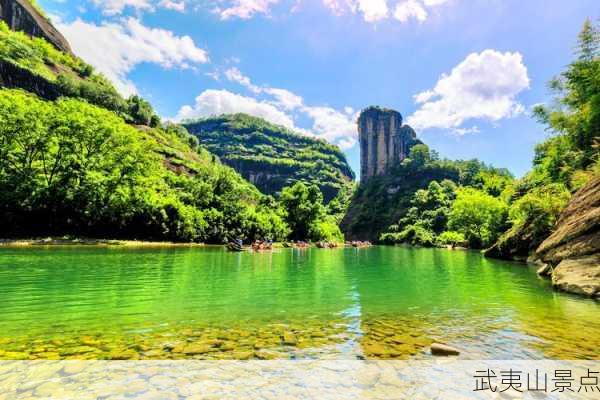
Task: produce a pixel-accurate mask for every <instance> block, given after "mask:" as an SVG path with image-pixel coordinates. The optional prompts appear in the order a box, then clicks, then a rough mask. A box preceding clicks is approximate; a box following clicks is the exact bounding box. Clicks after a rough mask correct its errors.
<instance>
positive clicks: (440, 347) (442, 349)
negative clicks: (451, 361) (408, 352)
mask: <svg viewBox="0 0 600 400" xmlns="http://www.w3.org/2000/svg"><path fill="white" fill-rule="evenodd" d="M431 354H433V355H434V356H457V355H459V354H460V351H459V350H457V349H455V348H454V347H451V346H448V345H445V344H441V343H433V344H432V345H431Z"/></svg>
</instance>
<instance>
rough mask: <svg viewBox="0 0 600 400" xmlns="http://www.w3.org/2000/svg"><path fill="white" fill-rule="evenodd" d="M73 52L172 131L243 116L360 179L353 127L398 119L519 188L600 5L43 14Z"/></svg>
mask: <svg viewBox="0 0 600 400" xmlns="http://www.w3.org/2000/svg"><path fill="white" fill-rule="evenodd" d="M38 3H40V5H41V6H42V7H43V8H44V9H45V10H46V11H47V13H48V14H49V16H50V17H51V19H52V21H53V22H54V23H55V25H56V26H57V27H58V29H59V30H60V31H61V32H62V33H63V34H64V35H65V36H66V37H67V39H68V40H69V42H70V43H71V46H72V47H73V49H74V51H75V53H76V54H77V55H79V56H80V57H82V58H83V59H84V60H86V61H87V62H88V63H90V64H92V65H93V66H94V67H96V69H97V70H98V71H100V72H102V73H103V74H105V75H106V76H107V77H108V78H110V79H111V80H112V81H113V82H114V83H115V85H116V87H117V88H118V90H119V91H120V92H121V93H122V94H123V95H131V94H139V95H141V96H143V97H144V98H146V99H147V100H149V101H150V102H151V103H152V105H153V106H154V108H155V109H156V111H157V113H158V114H159V115H160V116H161V117H163V118H165V119H170V120H176V121H181V120H184V119H188V118H198V117H207V116H211V115H219V114H223V113H234V112H245V113H248V114H252V115H256V116H260V117H263V118H265V119H267V120H269V121H271V122H274V123H276V124H279V125H283V126H285V127H287V128H289V129H292V130H294V131H296V132H299V133H301V134H305V135H310V136H315V137H319V138H323V139H325V140H327V141H329V142H331V143H334V144H337V145H338V146H340V148H341V149H342V150H343V151H344V152H345V153H346V155H347V158H348V161H349V162H350V164H351V166H352V168H353V169H354V171H360V167H359V154H360V150H359V147H358V145H357V139H358V132H357V127H356V119H357V117H358V114H359V112H360V110H361V109H363V108H366V107H367V106H370V105H379V106H383V107H387V108H393V109H395V110H398V111H399V112H400V113H401V114H402V115H403V117H404V122H405V123H407V124H409V125H411V126H412V127H413V128H414V129H415V130H416V131H417V134H418V136H419V138H420V139H421V140H423V141H424V142H425V143H426V144H428V145H429V146H430V147H431V148H432V149H435V150H436V151H438V152H439V153H440V155H441V156H442V157H446V158H451V159H471V158H478V159H480V160H482V161H484V162H486V163H488V164H492V165H494V166H496V167H500V168H508V169H509V170H510V171H511V172H512V173H513V174H514V175H515V176H522V175H523V174H525V173H526V172H527V171H528V170H529V169H530V168H531V161H532V157H533V151H534V147H535V145H536V143H539V142H541V141H542V140H544V139H545V138H546V137H548V136H549V135H551V134H552V133H551V132H548V131H547V130H546V129H545V127H544V126H543V125H540V124H539V123H538V122H537V121H536V120H535V119H534V118H533V117H532V115H531V110H532V107H533V106H535V105H537V104H540V103H544V104H551V103H552V102H553V94H552V92H551V91H550V90H549V89H548V86H547V82H548V81H549V80H550V79H552V78H553V77H555V76H556V75H558V74H559V73H560V72H561V71H562V70H564V68H565V66H566V65H567V64H568V63H569V62H570V61H571V60H572V59H573V51H574V47H575V44H576V38H577V34H578V32H579V31H580V29H581V26H582V24H583V22H584V20H585V19H586V18H588V17H589V18H592V19H597V18H598V17H600V6H599V5H598V2H597V0H570V1H568V2H565V1H564V0H526V1H523V0H154V1H153V0H38Z"/></svg>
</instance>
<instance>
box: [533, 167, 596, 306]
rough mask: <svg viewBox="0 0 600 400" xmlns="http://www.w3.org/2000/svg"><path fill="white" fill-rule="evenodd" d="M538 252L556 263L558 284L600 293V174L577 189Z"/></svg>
mask: <svg viewBox="0 0 600 400" xmlns="http://www.w3.org/2000/svg"><path fill="white" fill-rule="evenodd" d="M536 256H537V257H538V258H540V259H541V260H542V261H543V262H545V263H548V264H549V265H550V266H552V267H554V269H553V272H552V283H553V285H554V286H555V287H556V288H558V289H560V290H564V291H567V292H571V293H576V294H582V295H586V296H590V297H600V177H597V178H595V179H592V180H591V181H590V182H589V183H588V184H587V185H585V186H584V187H583V188H581V189H580V190H579V191H578V192H577V193H575V195H574V196H573V198H572V199H571V201H570V202H569V204H568V205H567V207H566V208H565V210H564V211H563V212H562V214H561V215H560V218H559V220H558V223H557V224H556V228H555V230H554V232H553V233H552V235H550V236H549V237H548V238H547V239H546V240H545V241H544V242H543V243H542V244H541V245H540V246H539V247H538V249H537V250H536Z"/></svg>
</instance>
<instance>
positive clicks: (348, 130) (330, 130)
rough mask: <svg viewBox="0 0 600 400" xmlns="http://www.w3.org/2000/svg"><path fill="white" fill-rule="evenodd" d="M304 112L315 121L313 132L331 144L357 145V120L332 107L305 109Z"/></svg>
mask: <svg viewBox="0 0 600 400" xmlns="http://www.w3.org/2000/svg"><path fill="white" fill-rule="evenodd" d="M302 112H304V113H305V114H306V115H308V116H309V117H310V118H311V119H312V120H313V126H312V131H313V132H314V133H315V135H316V136H318V137H321V138H323V139H325V140H327V141H329V142H331V143H336V142H339V141H340V140H341V141H344V143H346V144H349V143H352V144H354V143H356V138H357V137H358V131H357V126H356V122H355V121H356V118H354V116H349V115H347V114H345V113H341V112H339V111H337V110H335V109H333V108H331V107H303V108H302Z"/></svg>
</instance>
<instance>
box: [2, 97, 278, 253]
mask: <svg viewBox="0 0 600 400" xmlns="http://www.w3.org/2000/svg"><path fill="white" fill-rule="evenodd" d="M183 134H184V131H182V130H179V129H173V128H166V129H162V128H161V129H150V128H145V129H141V130H138V129H135V128H133V127H131V126H129V125H127V124H126V123H125V122H124V121H123V119H121V118H119V117H118V116H116V115H115V114H113V113H111V112H109V111H107V110H104V109H101V108H98V107H96V106H92V105H90V104H88V103H86V102H82V101H79V100H74V99H61V100H59V101H57V102H46V101H42V100H40V99H38V98H37V97H35V96H32V95H29V94H26V93H24V92H21V91H18V90H0V153H1V154H0V223H2V225H3V226H4V227H6V229H5V230H4V233H5V234H8V235H12V236H18V235H27V236H31V235H62V234H77V235H89V236H110V237H125V238H139V239H157V240H175V241H207V242H215V243H221V242H224V241H226V240H229V239H231V238H237V237H240V238H242V239H245V240H254V239H257V238H264V237H268V238H271V239H273V240H283V239H285V238H286V236H287V233H288V228H287V225H286V223H285V221H284V219H283V217H282V215H283V214H284V211H283V210H281V209H280V208H279V207H278V206H277V205H273V204H270V205H268V204H265V203H264V202H263V196H262V195H261V194H260V193H259V192H258V191H257V190H256V189H255V188H254V187H253V186H251V185H249V184H248V183H246V182H245V181H244V180H243V179H242V178H241V177H240V176H239V175H238V174H236V173H235V172H234V171H233V170H232V169H230V168H228V167H224V166H223V165H221V164H220V163H219V162H218V161H216V160H215V159H214V157H212V156H211V155H210V154H209V153H208V152H206V151H205V150H203V149H198V150H197V151H196V150H194V149H192V148H190V147H189V145H188V143H187V141H186V139H185V137H184V138H182V137H181V136H182V135H183ZM188 136H189V135H188Z"/></svg>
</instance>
